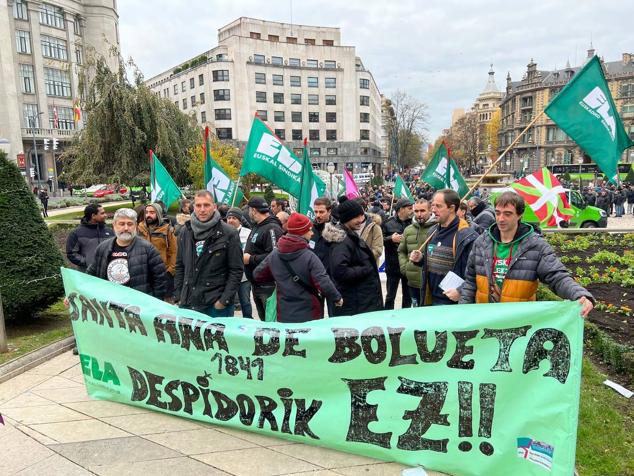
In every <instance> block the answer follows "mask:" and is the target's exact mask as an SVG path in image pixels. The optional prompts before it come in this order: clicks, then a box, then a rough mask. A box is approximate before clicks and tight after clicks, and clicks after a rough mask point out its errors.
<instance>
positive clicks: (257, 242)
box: [244, 216, 284, 283]
mask: <svg viewBox="0 0 634 476" xmlns="http://www.w3.org/2000/svg"><path fill="white" fill-rule="evenodd" d="M283 234H284V230H282V224H281V223H280V221H279V220H278V219H277V218H275V217H274V216H269V217H266V218H265V219H264V220H262V221H261V222H260V223H258V224H256V225H254V226H253V228H251V234H250V235H249V238H247V244H246V245H245V247H244V252H245V253H249V254H250V255H251V259H249V264H247V265H246V266H245V267H244V271H245V273H246V275H247V278H248V279H249V281H251V282H252V283H253V282H254V281H253V271H254V270H255V268H257V266H258V265H259V264H260V263H261V262H262V261H264V258H266V257H267V256H268V254H269V253H270V252H271V251H273V248H275V245H277V240H279V238H280V236H282V235H283Z"/></svg>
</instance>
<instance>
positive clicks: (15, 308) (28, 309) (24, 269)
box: [0, 151, 64, 319]
mask: <svg viewBox="0 0 634 476" xmlns="http://www.w3.org/2000/svg"><path fill="white" fill-rule="evenodd" d="M62 265H63V259H62V255H61V253H60V251H59V249H58V248H57V246H56V245H55V242H54V240H53V237H52V236H51V233H50V232H49V230H48V229H47V227H46V224H45V223H44V220H43V219H42V216H41V215H40V212H39V209H38V206H37V205H36V203H35V196H34V195H33V193H31V191H30V190H29V188H28V186H27V184H26V182H25V181H24V179H23V178H22V175H21V174H20V171H19V170H18V168H17V166H16V165H15V164H14V163H13V162H10V161H9V160H8V159H7V156H6V153H4V152H2V151H0V292H2V301H3V305H4V312H5V315H6V316H7V318H10V319H15V318H20V317H30V316H31V315H33V314H34V313H36V312H37V311H39V310H42V309H44V308H46V307H48V306H49V305H51V304H53V303H54V302H55V301H57V300H58V299H59V298H60V297H61V296H62V294H63V292H64V288H63V286H62V280H61V277H60V275H59V274H60V272H59V269H60V266H62Z"/></svg>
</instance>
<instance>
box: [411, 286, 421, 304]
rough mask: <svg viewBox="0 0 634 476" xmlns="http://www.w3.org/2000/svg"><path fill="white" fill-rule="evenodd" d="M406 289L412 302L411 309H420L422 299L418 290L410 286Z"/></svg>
mask: <svg viewBox="0 0 634 476" xmlns="http://www.w3.org/2000/svg"><path fill="white" fill-rule="evenodd" d="M408 288H409V298H410V299H411V301H412V307H420V305H421V299H423V297H422V296H421V293H420V288H413V287H411V286H408Z"/></svg>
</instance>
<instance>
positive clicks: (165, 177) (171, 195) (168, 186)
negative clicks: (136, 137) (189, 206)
mask: <svg viewBox="0 0 634 476" xmlns="http://www.w3.org/2000/svg"><path fill="white" fill-rule="evenodd" d="M150 186H151V187H152V202H158V201H159V200H160V201H161V202H163V203H164V204H165V207H166V208H169V206H170V205H171V204H172V203H174V202H175V201H176V200H178V199H179V198H180V197H181V195H182V193H181V191H180V189H179V188H178V185H176V182H174V179H173V178H172V176H171V175H170V174H169V173H168V171H167V169H166V168H165V167H163V164H162V163H161V161H160V160H159V159H158V158H157V157H156V155H154V152H152V151H150Z"/></svg>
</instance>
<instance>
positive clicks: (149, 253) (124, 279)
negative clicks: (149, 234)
mask: <svg viewBox="0 0 634 476" xmlns="http://www.w3.org/2000/svg"><path fill="white" fill-rule="evenodd" d="M112 226H113V228H114V233H115V235H116V237H114V238H110V239H108V240H106V241H104V242H102V243H101V244H100V245H99V246H98V247H97V249H96V250H95V260H94V262H93V263H92V264H91V265H90V266H88V270H87V271H86V272H87V273H88V274H90V275H92V276H96V277H98V278H101V279H107V280H108V281H110V282H113V283H117V284H121V285H123V286H127V287H129V288H132V289H136V290H137V291H141V292H142V293H145V294H149V295H150V296H154V297H156V298H158V299H163V298H164V297H165V272H166V271H165V265H164V264H163V260H162V259H161V255H159V253H158V251H156V248H154V246H152V245H151V244H150V243H148V242H147V241H145V240H140V239H138V238H137V215H136V212H135V211H134V210H132V209H131V208H119V209H118V210H117V211H116V212H115V214H114V220H113V222H112Z"/></svg>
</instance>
